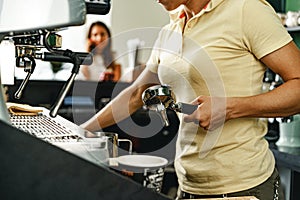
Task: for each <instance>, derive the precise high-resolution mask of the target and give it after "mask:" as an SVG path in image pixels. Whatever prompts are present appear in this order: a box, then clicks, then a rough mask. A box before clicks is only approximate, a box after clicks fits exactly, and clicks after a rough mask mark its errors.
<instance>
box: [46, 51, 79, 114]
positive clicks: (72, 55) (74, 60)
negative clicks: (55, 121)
mask: <svg viewBox="0 0 300 200" xmlns="http://www.w3.org/2000/svg"><path fill="white" fill-rule="evenodd" d="M63 55H64V56H67V57H69V58H70V59H71V60H72V63H73V68H72V73H71V76H70V77H69V79H68V80H67V82H66V83H65V84H64V86H63V88H62V89H61V91H60V93H59V96H58V98H57V100H56V102H55V103H54V105H53V106H52V107H51V109H50V113H49V115H50V116H51V117H56V116H57V112H58V110H59V108H60V106H61V104H62V102H63V100H64V99H65V97H66V95H67V93H68V92H69V90H70V88H71V86H72V85H73V82H74V80H75V77H76V75H77V74H78V72H79V68H80V65H81V64H82V63H83V62H84V59H82V57H81V55H80V54H78V53H76V52H72V51H71V50H66V51H65V52H64V54H63Z"/></svg>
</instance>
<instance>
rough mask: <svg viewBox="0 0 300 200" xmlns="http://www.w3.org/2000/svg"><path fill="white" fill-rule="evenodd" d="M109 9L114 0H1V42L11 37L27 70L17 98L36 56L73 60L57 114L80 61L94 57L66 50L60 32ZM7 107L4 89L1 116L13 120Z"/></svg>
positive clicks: (54, 112) (18, 61) (19, 61)
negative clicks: (90, 15)
mask: <svg viewBox="0 0 300 200" xmlns="http://www.w3.org/2000/svg"><path fill="white" fill-rule="evenodd" d="M109 10H110V0H98V1H92V0H42V1H41V0H26V1H24V0H0V24H1V26H0V42H2V40H9V41H11V42H12V43H13V44H14V46H15V57H16V66H17V67H22V68H24V71H25V72H27V76H26V78H25V79H24V80H23V82H22V83H21V85H20V87H19V89H18V90H17V92H16V93H15V98H18V99H19V98H21V96H22V92H23V89H24V88H25V87H26V85H27V83H28V81H29V78H30V75H31V74H32V73H33V72H34V69H35V67H36V63H35V59H41V60H43V61H56V62H69V63H72V64H73V69H72V72H71V75H70V77H69V79H68V81H67V82H66V83H65V85H64V87H63V88H62V90H61V92H60V95H59V97H58V99H57V101H56V103H55V104H54V105H53V107H52V108H51V110H50V116H52V117H55V116H56V115H57V111H58V109H59V107H60V105H61V104H62V102H63V99H64V98H65V96H66V94H67V92H68V90H69V89H70V87H71V85H72V83H73V81H74V80H75V76H76V75H77V73H78V71H79V67H80V65H83V64H84V65H90V64H91V63H92V61H93V57H92V55H91V54H90V53H85V52H73V51H71V50H69V49H67V50H62V49H61V46H62V37H61V36H60V35H58V34H57V33H56V32H58V31H60V30H63V29H65V28H66V27H70V26H79V25H83V24H84V23H85V21H86V15H87V14H99V15H105V14H107V13H108V12H109ZM0 86H1V87H2V83H1V80H0ZM6 110H7V109H6V105H5V101H4V97H3V92H0V120H3V121H6V122H8V123H9V118H8V113H7V111H6Z"/></svg>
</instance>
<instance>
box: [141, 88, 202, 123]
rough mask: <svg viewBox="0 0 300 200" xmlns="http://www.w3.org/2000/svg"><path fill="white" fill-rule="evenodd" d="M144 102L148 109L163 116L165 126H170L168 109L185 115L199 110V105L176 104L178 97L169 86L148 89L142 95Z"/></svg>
mask: <svg viewBox="0 0 300 200" xmlns="http://www.w3.org/2000/svg"><path fill="white" fill-rule="evenodd" d="M142 100H143V102H144V105H146V106H147V108H149V109H150V110H155V111H156V112H158V113H160V114H161V116H162V119H163V120H164V123H165V126H169V125H170V123H169V120H168V117H167V113H166V109H171V110H174V111H176V112H181V113H184V114H192V113H193V112H194V111H195V110H196V109H197V108H198V105H191V104H186V103H182V102H178V103H176V97H175V95H174V93H173V91H172V89H171V87H170V86H168V85H155V86H151V87H149V88H147V89H146V90H145V91H144V92H143V94H142Z"/></svg>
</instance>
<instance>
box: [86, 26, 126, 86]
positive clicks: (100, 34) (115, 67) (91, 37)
mask: <svg viewBox="0 0 300 200" xmlns="http://www.w3.org/2000/svg"><path fill="white" fill-rule="evenodd" d="M87 51H88V52H91V53H92V54H93V57H94V61H93V64H91V65H85V66H82V67H81V73H82V75H83V76H84V78H83V79H84V80H90V81H108V80H109V81H115V82H116V81H118V80H119V79H120V76H121V66H120V64H117V63H115V61H114V55H113V54H114V52H113V51H112V44H111V32H110V30H109V28H108V27H107V25H106V24H105V23H103V22H100V21H97V22H94V23H92V24H91V26H90V28H89V30H88V34H87Z"/></svg>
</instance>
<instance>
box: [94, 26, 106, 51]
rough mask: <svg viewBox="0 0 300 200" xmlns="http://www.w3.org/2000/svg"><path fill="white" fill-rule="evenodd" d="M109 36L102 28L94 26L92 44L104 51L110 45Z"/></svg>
mask: <svg viewBox="0 0 300 200" xmlns="http://www.w3.org/2000/svg"><path fill="white" fill-rule="evenodd" d="M108 39H109V35H108V32H107V31H106V29H105V28H104V27H102V26H94V27H93V28H92V31H91V37H90V42H91V43H92V44H93V45H94V46H95V47H97V49H103V48H104V47H105V46H106V45H107V44H108Z"/></svg>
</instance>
